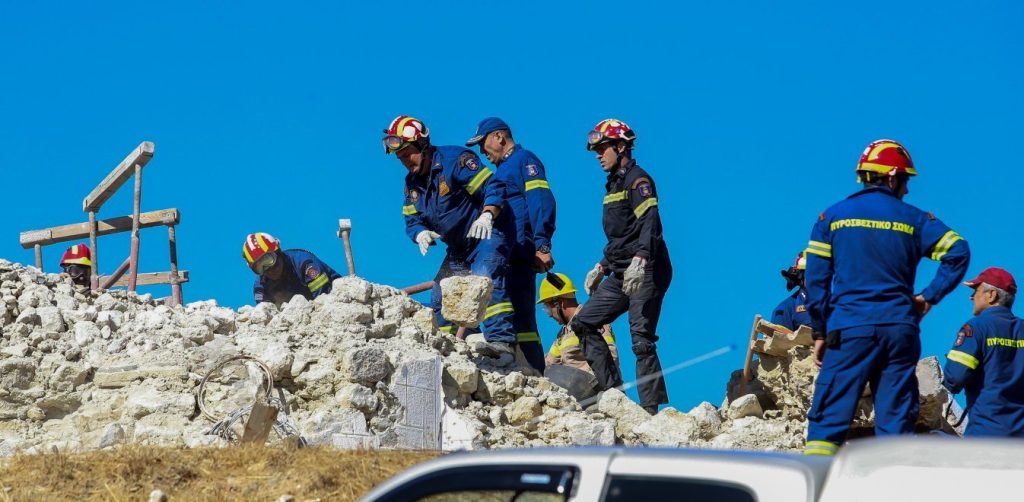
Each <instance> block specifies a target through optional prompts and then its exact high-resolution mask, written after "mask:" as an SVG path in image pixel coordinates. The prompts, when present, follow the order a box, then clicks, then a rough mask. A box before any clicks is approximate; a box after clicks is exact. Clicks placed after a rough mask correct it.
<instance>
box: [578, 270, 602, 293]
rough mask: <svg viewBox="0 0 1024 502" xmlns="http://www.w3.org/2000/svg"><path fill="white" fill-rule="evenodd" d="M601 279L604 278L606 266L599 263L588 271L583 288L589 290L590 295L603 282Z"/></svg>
mask: <svg viewBox="0 0 1024 502" xmlns="http://www.w3.org/2000/svg"><path fill="white" fill-rule="evenodd" d="M601 279H604V268H602V267H601V264H600V263H598V264H597V265H594V269H593V270H591V271H590V272H587V278H586V279H584V280H583V289H585V290H587V294H588V295H592V294H594V291H595V290H597V286H598V284H601Z"/></svg>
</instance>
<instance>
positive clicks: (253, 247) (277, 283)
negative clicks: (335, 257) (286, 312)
mask: <svg viewBox="0 0 1024 502" xmlns="http://www.w3.org/2000/svg"><path fill="white" fill-rule="evenodd" d="M242 257H243V258H245V262H246V263H247V264H248V265H249V268H250V269H251V270H252V271H253V272H255V273H256V275H258V276H259V277H257V278H256V283H255V284H254V285H253V287H252V295H253V300H254V301H255V302H256V303H257V304H259V303H261V302H271V303H273V304H274V305H277V306H278V307H280V306H281V305H282V304H284V303H285V302H288V301H290V300H291V299H292V297H294V296H295V295H300V296H303V297H305V298H306V299H307V300H312V299H313V298H316V297H318V296H320V295H322V294H324V293H330V292H331V286H332V285H333V283H334V280H335V279H337V278H339V277H341V276H340V275H338V273H337V272H335V271H334V269H332V268H331V267H329V266H327V264H326V263H324V262H323V261H321V260H320V258H317V257H316V255H314V254H313V253H310V252H309V251H306V250H305V249H286V250H282V249H281V241H279V240H277V239H276V238H275V237H274V236H272V235H270V234H268V233H265V232H257V233H254V234H249V235H248V236H247V237H246V238H245V242H244V243H243V244H242Z"/></svg>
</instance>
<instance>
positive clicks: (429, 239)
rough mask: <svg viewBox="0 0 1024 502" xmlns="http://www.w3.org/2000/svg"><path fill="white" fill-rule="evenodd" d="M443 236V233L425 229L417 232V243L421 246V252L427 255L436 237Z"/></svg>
mask: <svg viewBox="0 0 1024 502" xmlns="http://www.w3.org/2000/svg"><path fill="white" fill-rule="evenodd" d="M439 237H441V234H439V233H437V232H431V231H430V230H424V231H422V232H420V233H418V234H416V244H419V246H420V254H421V255H423V256H427V249H430V246H433V245H434V239H437V238H439Z"/></svg>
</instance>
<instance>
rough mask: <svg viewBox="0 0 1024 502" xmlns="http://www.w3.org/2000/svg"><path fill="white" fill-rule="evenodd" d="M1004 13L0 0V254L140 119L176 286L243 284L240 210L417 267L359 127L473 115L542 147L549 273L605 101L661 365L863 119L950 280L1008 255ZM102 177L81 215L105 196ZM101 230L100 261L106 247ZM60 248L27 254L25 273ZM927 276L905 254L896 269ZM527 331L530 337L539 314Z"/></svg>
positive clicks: (707, 337)
mask: <svg viewBox="0 0 1024 502" xmlns="http://www.w3.org/2000/svg"><path fill="white" fill-rule="evenodd" d="M1022 20H1024V7H1022V4H1021V3H1019V2H968V3H964V2H947V1H943V2H910V3H902V2H900V3H893V2H855V3H852V4H836V3H834V2H830V3H823V2H799V3H785V4H780V3H779V2H753V1H751V2H694V3H687V2H666V3H661V4H656V3H649V2H632V3H630V2H626V3H623V2H521V3H499V2H490V1H487V2H470V1H466V2H424V3H419V4H416V3H407V4H398V3H387V4H385V3H371V2H366V3H358V4H357V3H349V4H343V3H341V2H323V3H319V2H303V3H301V4H294V5H293V4H286V3H280V2H273V3H270V2H247V3H245V4H244V5H242V4H236V5H234V6H226V5H223V6H222V5H217V3H216V2H213V3H211V2H201V3H198V2H139V3H129V2H125V3H119V4H103V3H95V4H94V3H87V4H86V3H75V2H67V3H60V4H58V3H55V4H48V3H46V4H44V3H38V2H36V3H32V2H29V3H7V4H5V5H4V6H3V7H0V46H2V47H3V48H4V50H3V51H2V53H0V67H2V68H3V77H2V78H0V169H2V171H3V174H4V178H3V185H4V188H5V189H4V191H3V197H2V198H0V211H2V213H0V214H2V215H3V216H2V218H0V236H3V238H2V239H0V256H2V257H4V258H7V259H11V260H15V261H20V262H23V263H31V262H32V253H31V251H28V250H22V249H21V248H20V246H19V245H18V233H19V232H20V231H22V230H28V229H35V228H41V227H46V226H50V225H57V224H64V223H73V222H79V221H85V219H86V215H85V214H84V213H82V212H81V200H82V198H83V197H84V196H85V195H86V194H87V193H88V192H89V191H90V190H91V189H92V187H93V186H94V185H95V184H96V183H98V182H99V181H100V180H101V179H102V178H103V177H104V176H105V175H106V174H107V173H108V172H109V171H110V169H111V168H113V167H114V165H116V164H117V162H118V161H120V160H121V159H122V158H123V157H124V156H125V155H126V154H127V153H128V152H130V151H131V150H132V149H133V148H134V147H135V146H136V145H137V144H138V143H139V142H140V141H142V140H150V141H154V142H155V143H156V145H157V146H156V148H157V150H156V156H155V158H154V159H153V161H152V162H151V163H150V164H149V166H148V167H147V168H146V171H145V176H144V179H145V194H144V200H143V206H144V210H155V209H160V208H165V207H178V208H180V209H181V211H182V219H183V221H182V224H181V226H180V227H179V232H178V236H179V244H180V245H179V256H180V259H181V263H182V266H183V267H184V268H186V269H188V270H190V271H191V272H192V282H191V283H189V284H187V285H186V286H185V296H186V300H187V301H195V300H201V299H206V298H216V299H217V300H218V302H220V303H221V304H224V305H230V306H233V307H237V306H240V305H243V304H245V303H248V302H251V283H252V280H253V275H252V273H251V272H250V271H249V270H248V269H247V268H246V266H245V264H244V262H243V260H242V258H241V256H240V252H239V248H240V246H241V243H242V240H243V238H244V236H245V235H246V234H247V233H249V232H252V231H257V230H262V231H267V232H270V233H272V234H274V235H276V236H278V237H279V238H281V239H282V241H283V242H284V244H285V246H286V247H303V248H307V249H309V250H312V251H313V252H315V253H317V254H319V255H320V256H321V257H322V258H324V259H325V260H326V261H328V262H329V263H331V264H332V265H334V266H336V267H337V268H338V269H339V271H344V265H343V263H344V258H343V254H342V247H341V244H340V242H339V241H338V240H337V238H336V237H335V233H334V232H335V228H336V222H337V219H338V218H339V217H348V218H351V219H352V220H353V223H354V227H355V228H354V234H353V239H354V247H355V256H356V261H357V264H358V268H359V272H360V274H361V275H363V276H364V277H366V278H368V279H370V280H373V281H377V282H382V283H387V284H392V285H396V286H402V285H407V284H412V283H416V282H420V281H423V280H427V279H429V278H431V277H432V276H433V274H434V272H435V270H436V268H437V265H438V263H439V262H440V259H441V257H442V255H443V250H441V249H438V248H434V249H432V250H431V252H430V254H429V255H428V256H427V257H426V258H421V257H420V255H419V252H418V251H417V249H416V246H415V245H413V244H412V243H411V242H410V241H409V240H408V239H407V238H406V236H405V234H404V232H403V226H402V217H401V207H400V206H401V202H402V201H401V198H402V176H403V173H404V169H403V168H402V167H401V165H400V164H399V163H398V161H397V160H395V159H394V158H391V157H385V156H384V155H383V154H382V151H381V150H382V149H381V145H380V131H381V129H382V128H383V127H385V126H386V125H387V124H388V122H389V121H390V120H391V119H392V118H393V117H394V116H395V115H397V114H412V115H415V116H417V117H420V118H422V119H423V120H424V121H426V123H427V124H428V126H429V127H430V128H431V131H432V132H433V138H434V140H435V142H436V143H438V144H447V143H457V144H461V143H462V142H463V141H464V140H465V139H466V138H468V137H469V136H471V135H472V133H473V130H474V127H475V124H476V123H477V121H478V120H479V119H481V118H482V117H484V116H488V115H499V116H501V117H503V118H504V119H505V120H506V121H508V122H509V124H511V125H512V127H513V129H514V132H515V135H516V138H517V139H518V140H520V141H521V142H522V143H523V144H524V145H525V146H526V147H528V148H530V149H532V150H533V151H534V152H536V153H537V154H538V155H539V156H540V157H541V158H542V159H543V161H544V162H545V164H546V165H547V168H548V174H549V178H550V180H551V186H552V187H553V189H554V191H555V194H556V196H557V198H558V203H559V206H558V225H559V228H558V233H557V234H556V236H555V258H556V260H557V261H558V269H559V270H561V271H565V272H567V273H569V274H570V275H571V276H572V277H573V278H574V279H577V280H579V279H582V277H583V275H584V274H585V273H586V271H587V270H589V269H590V267H591V266H592V265H593V263H594V262H595V261H596V260H598V258H599V257H600V252H601V247H602V245H603V243H604V237H603V234H602V232H601V224H600V219H601V212H600V211H601V197H602V195H603V183H604V175H603V174H602V172H601V171H600V167H599V165H598V164H597V162H596V161H595V160H594V158H593V156H592V155H591V154H590V153H588V152H587V151H586V150H585V149H584V142H585V136H586V132H587V130H588V129H589V128H590V127H592V126H593V124H594V123H596V122H597V121H599V120H601V119H603V118H607V117H617V118H621V119H623V120H625V121H627V122H628V123H629V124H630V125H632V126H633V128H634V129H635V130H636V131H637V133H638V135H639V142H638V146H637V150H636V157H637V158H638V159H639V161H640V163H641V164H642V165H643V166H644V167H645V168H646V169H647V170H649V171H650V172H651V173H652V175H653V176H654V177H655V180H656V182H657V183H658V187H659V191H660V198H659V199H660V205H659V208H660V211H661V214H662V219H663V221H664V225H665V236H666V238H667V240H668V244H669V247H670V249H671V252H672V259H673V262H674V265H675V280H674V282H673V285H672V288H671V290H670V291H669V294H668V297H667V300H666V305H665V314H664V316H663V319H662V322H661V326H660V333H659V334H660V335H661V337H662V340H663V341H662V342H661V343H660V347H659V351H660V354H661V358H662V361H663V363H664V364H665V365H666V366H669V365H672V364H674V363H676V362H679V361H682V360H685V359H688V358H691V357H694V356H697V355H700V354H702V353H705V352H707V351H710V350H714V349H716V348H719V347H722V346H724V345H728V344H737V345H738V346H740V347H743V346H744V344H745V339H746V338H747V336H748V333H749V328H750V321H751V318H752V316H753V315H754V314H755V313H758V312H762V313H765V314H770V310H771V309H772V308H773V307H774V306H775V305H776V304H777V303H778V302H779V301H780V300H781V299H782V298H783V297H784V296H785V295H786V291H785V290H784V287H783V286H784V283H783V279H782V278H781V277H780V276H779V270H780V269H782V268H784V267H786V266H788V265H789V264H790V263H791V261H792V260H793V257H794V255H795V254H796V252H797V251H799V250H800V249H802V248H803V247H804V245H805V244H806V241H807V236H808V234H809V231H810V227H811V225H812V223H813V221H814V219H815V217H816V216H817V215H818V213H819V212H820V211H822V210H823V209H825V208H826V207H827V206H829V205H830V204H832V203H833V202H835V201H837V200H838V199H840V198H842V197H845V196H846V195H848V194H849V193H851V192H853V191H855V190H857V188H858V187H857V185H856V184H855V181H854V175H853V167H854V164H855V162H856V160H857V158H858V156H859V154H860V152H861V150H862V149H863V148H864V146H865V145H866V144H867V143H868V142H870V141H871V140H874V139H877V138H883V137H889V138H894V139H897V140H899V141H902V142H904V144H905V145H906V146H907V147H908V149H909V150H910V152H911V154H912V155H913V157H914V160H915V162H916V163H917V166H918V168H919V170H920V172H921V176H919V177H918V178H916V179H915V180H914V181H913V183H912V185H911V194H910V195H909V197H908V198H907V201H908V202H910V203H912V204H915V205H917V206H919V207H921V208H924V209H926V210H929V211H933V212H935V214H937V215H938V216H939V217H940V218H942V219H943V220H944V221H945V222H946V223H947V224H949V225H950V226H951V227H953V228H954V229H956V230H958V231H959V232H960V233H961V234H962V235H964V236H965V237H966V238H967V239H968V240H969V241H970V244H971V248H972V250H973V252H974V259H973V261H972V264H971V268H970V272H969V273H977V272H978V271H980V270H981V269H982V268H984V267H985V266H988V265H1001V266H1004V267H1006V268H1008V269H1009V270H1010V271H1012V272H1017V273H1019V274H1024V256H1022V254H1021V253H1020V251H1019V247H1020V245H1021V240H1020V238H1019V237H1016V236H1015V233H1016V232H1017V230H1018V229H1019V228H1020V227H1021V218H1020V200H1019V193H1020V187H1021V186H1022V184H1024V174H1022V170H1021V162H1020V159H1019V156H1018V155H1019V147H1020V141H1021V137H1022V127H1021V116H1022V114H1024V98H1022V95H1024V93H1022V91H1021V90H1022V89H1024V72H1022V68H1024V65H1022V64H1021V54H1024V46H1022V43H1021V42H1022V32H1021V29H1020V23H1021V21H1022ZM129 191H130V190H124V191H123V192H122V193H120V194H119V195H118V196H117V197H115V198H114V199H112V200H111V201H110V202H108V203H107V205H106V206H105V207H104V209H103V211H102V212H101V216H106V217H110V216H117V215H121V214H127V213H129V212H130V210H131V201H130V194H129ZM101 243H102V248H101V250H102V251H103V256H102V258H103V263H102V266H101V268H102V270H103V272H105V273H109V272H110V271H111V270H112V269H113V268H114V267H115V266H116V265H117V264H118V263H120V261H121V260H122V259H123V258H124V257H125V256H126V255H127V252H128V240H127V238H126V237H124V236H120V237H106V238H102V240H101ZM63 247H64V246H57V247H52V248H48V249H47V250H46V252H45V258H46V266H47V267H49V269H50V270H51V271H53V270H55V269H56V261H57V260H58V259H59V255H60V253H61V252H62V251H63ZM142 250H143V255H144V256H143V268H144V269H145V270H148V271H156V270H166V268H167V244H166V232H164V231H163V230H162V229H150V230H146V231H144V232H143V242H142ZM934 270H935V267H934V265H933V264H931V263H926V264H924V265H923V266H922V268H921V272H920V274H919V287H923V285H924V284H925V283H926V281H928V280H930V279H931V277H932V274H933V272H934ZM165 291H166V288H157V289H156V290H155V291H154V293H155V294H160V295H163V294H166V293H165ZM967 296H968V291H967V290H966V289H965V288H960V289H958V290H956V291H955V292H954V293H953V294H952V295H951V296H950V297H948V298H947V299H946V301H944V302H943V303H942V304H941V305H939V306H938V307H937V308H936V309H935V310H934V311H933V313H932V314H931V315H929V316H928V318H927V319H926V320H925V321H924V323H923V334H922V338H923V340H924V344H923V346H924V353H925V354H926V355H929V354H936V355H942V354H945V352H946V350H947V349H948V347H949V345H950V344H951V343H952V341H953V339H954V336H955V333H956V331H957V328H958V327H959V326H960V325H961V324H962V323H963V321H964V320H966V319H967V318H968V317H969V316H970V304H969V302H968V301H967ZM539 315H540V317H543V313H539ZM616 327H617V328H618V329H617V331H618V332H619V333H620V334H621V335H620V336H622V337H623V339H624V340H625V339H626V338H625V336H624V335H625V333H626V332H628V330H627V328H626V325H625V323H624V320H623V322H619V323H618V324H616ZM542 329H543V336H544V340H545V344H548V343H550V341H551V340H552V338H553V336H554V332H555V326H554V324H553V323H551V322H550V321H547V320H543V321H542ZM625 354H626V355H625V356H624V363H625V364H624V365H623V370H624V373H625V374H626V375H627V376H632V374H633V366H632V364H633V359H632V356H631V354H630V353H629V350H628V349H627V350H626V351H625ZM742 359H743V353H742V350H738V351H735V352H732V353H730V354H728V355H726V356H722V357H719V358H717V359H714V360H712V361H709V362H705V363H702V364H700V365H698V366H694V367H691V368H688V369H685V370H683V371H680V372H678V373H675V374H673V375H671V376H670V377H669V378H668V384H669V391H670V395H671V400H672V404H673V405H675V406H676V407H678V408H682V409H684V410H685V409H689V408H690V407H691V406H694V405H696V404H698V403H699V402H700V401H702V400H708V401H711V402H713V403H715V404H716V405H717V404H718V403H720V402H721V400H722V396H723V393H724V389H725V383H726V380H727V378H728V376H729V373H730V372H731V371H732V370H733V369H735V368H739V367H740V366H741V364H742ZM943 360H944V358H943Z"/></svg>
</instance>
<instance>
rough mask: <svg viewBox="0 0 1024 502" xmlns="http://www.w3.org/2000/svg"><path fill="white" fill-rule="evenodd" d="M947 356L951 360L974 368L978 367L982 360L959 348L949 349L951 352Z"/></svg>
mask: <svg viewBox="0 0 1024 502" xmlns="http://www.w3.org/2000/svg"><path fill="white" fill-rule="evenodd" d="M946 358H947V359H949V360H950V361H956V362H958V363H960V364H962V365H964V366H967V367H968V368H970V369H972V370H975V369H978V364H979V363H980V361H978V359H977V358H976V357H974V356H972V355H970V354H968V353H966V352H960V351H959V350H951V351H949V354H946Z"/></svg>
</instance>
